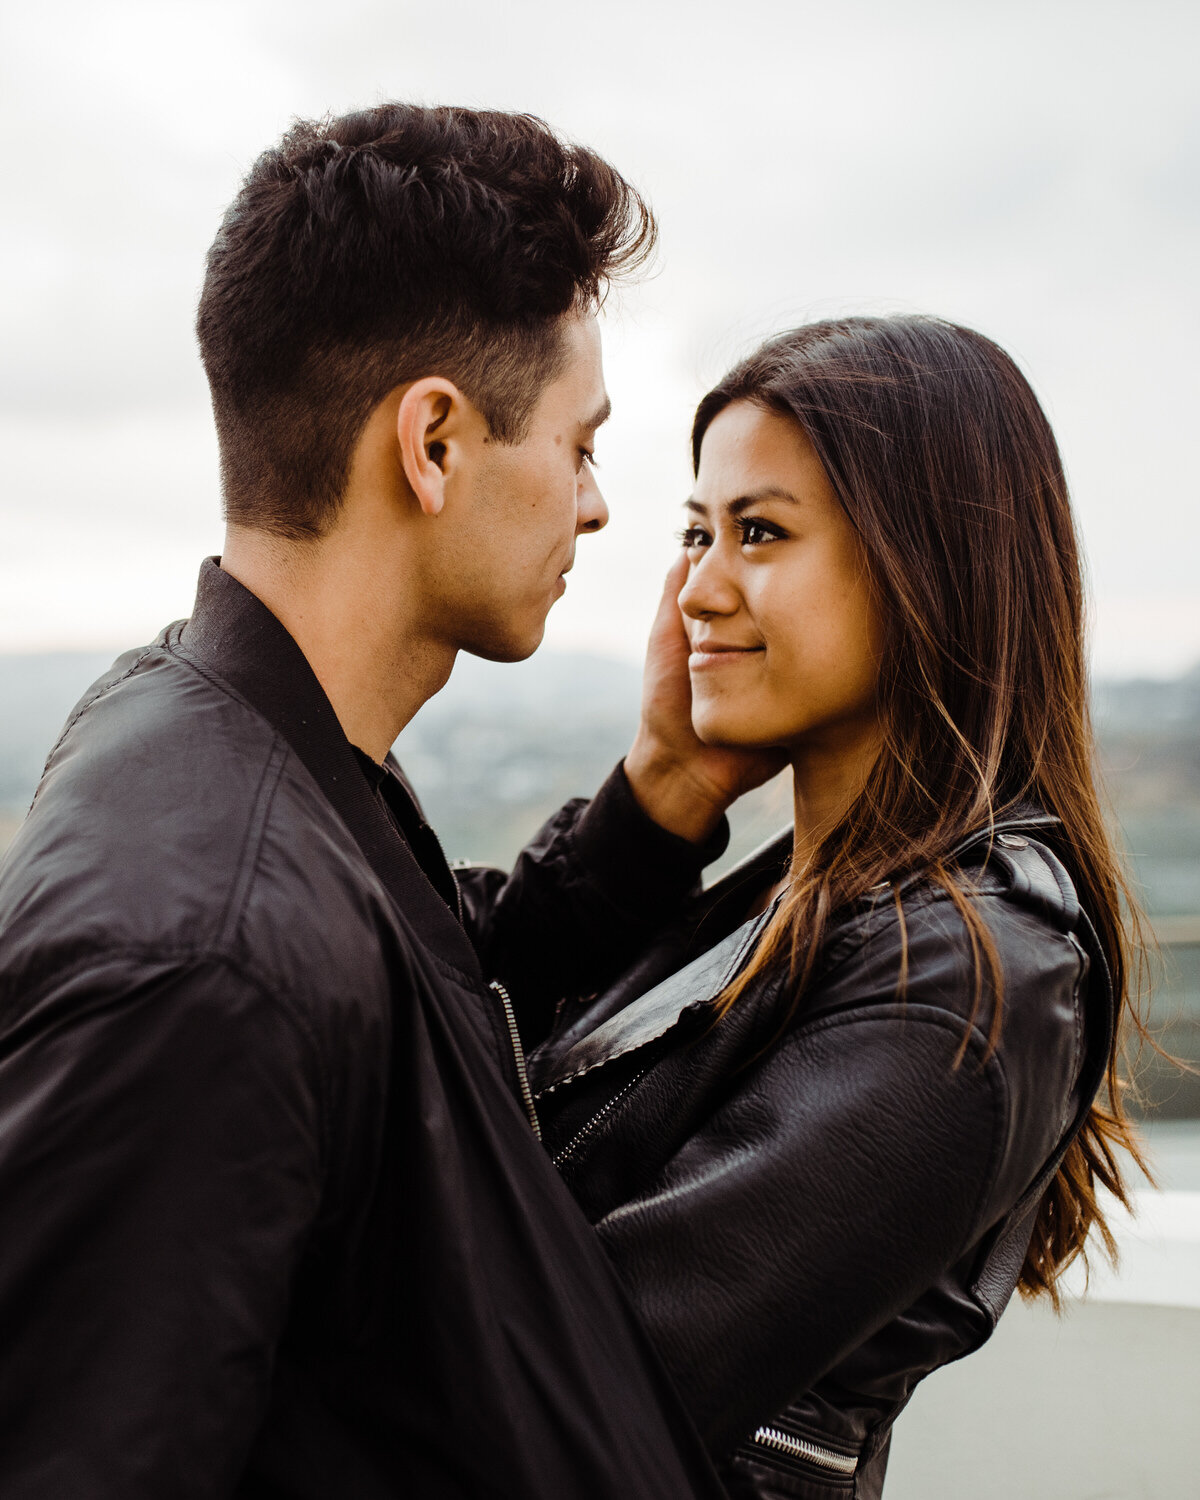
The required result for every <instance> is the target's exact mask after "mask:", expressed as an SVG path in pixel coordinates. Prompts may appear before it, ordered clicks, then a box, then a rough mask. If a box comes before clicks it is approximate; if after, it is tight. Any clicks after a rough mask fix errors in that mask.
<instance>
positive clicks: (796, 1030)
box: [597, 932, 1081, 1454]
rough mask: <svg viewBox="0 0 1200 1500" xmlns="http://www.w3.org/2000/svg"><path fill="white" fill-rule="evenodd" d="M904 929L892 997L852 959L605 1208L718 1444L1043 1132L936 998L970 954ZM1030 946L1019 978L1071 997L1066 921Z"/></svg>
mask: <svg viewBox="0 0 1200 1500" xmlns="http://www.w3.org/2000/svg"><path fill="white" fill-rule="evenodd" d="M914 937H915V942H914V951H913V954H912V959H913V965H912V970H911V973H912V976H913V981H912V983H910V986H909V989H908V993H907V995H906V996H905V997H904V998H902V999H896V998H895V996H894V993H893V994H890V995H889V994H887V993H879V994H872V993H870V992H869V985H868V984H866V983H864V978H865V976H864V975H863V973H862V972H861V971H858V972H856V974H855V979H856V981H857V985H856V987H857V988H858V990H859V992H858V993H857V994H855V995H854V996H853V997H850V996H848V995H845V994H844V992H843V1000H842V1004H841V1005H840V1006H839V1005H837V1004H831V1005H830V1006H829V1007H828V1008H827V1009H825V1010H824V1011H823V1012H819V1013H818V1014H816V1015H815V1016H813V1015H809V1016H805V1017H803V1018H802V1019H801V1020H800V1021H799V1022H798V1023H797V1024H796V1025H795V1026H794V1027H793V1029H792V1030H791V1031H790V1032H789V1033H788V1034H787V1035H786V1036H785V1038H784V1039H783V1040H782V1042H781V1043H780V1044H779V1045H778V1046H777V1047H776V1048H775V1050H773V1051H772V1052H771V1053H770V1054H769V1055H768V1056H767V1057H765V1059H763V1060H761V1061H760V1062H758V1063H757V1064H755V1065H754V1066H753V1067H752V1068H751V1069H749V1070H747V1071H746V1072H745V1073H743V1074H742V1075H741V1077H740V1078H737V1079H734V1080H731V1085H730V1090H729V1093H728V1096H727V1098H726V1100H725V1102H724V1103H723V1104H722V1105H721V1106H720V1107H719V1108H718V1109H716V1110H715V1112H714V1113H712V1114H711V1115H710V1116H709V1117H708V1118H707V1119H706V1120H705V1121H704V1122H703V1124H702V1125H701V1126H700V1127H699V1128H698V1129H697V1130H696V1131H695V1132H694V1133H692V1134H691V1135H690V1136H689V1138H688V1139H687V1140H686V1142H684V1143H683V1144H682V1145H681V1146H680V1148H679V1149H678V1150H677V1151H676V1152H675V1154H674V1155H673V1157H672V1158H671V1159H670V1160H669V1161H668V1162H667V1163H666V1165H665V1167H664V1168H663V1169H662V1170H661V1171H660V1172H659V1174H658V1175H657V1177H656V1179H655V1180H653V1181H652V1182H649V1183H645V1184H644V1185H643V1186H642V1188H641V1189H640V1190H639V1191H638V1192H637V1193H636V1194H635V1195H633V1196H632V1197H631V1198H630V1199H629V1200H628V1201H626V1202H623V1203H622V1204H621V1205H620V1206H618V1207H616V1208H614V1209H612V1210H611V1211H609V1212H608V1213H606V1214H605V1215H604V1216H603V1217H602V1218H601V1219H600V1220H599V1222H598V1223H597V1229H598V1231H599V1233H600V1235H601V1237H602V1239H603V1241H604V1243H605V1245H606V1247H607V1249H608V1251H609V1253H610V1254H611V1256H612V1258H613V1260H614V1261H615V1263H616V1265H617V1268H618V1270H619V1272H620V1274H621V1277H622V1280H623V1281H624V1282H625V1285H626V1288H627V1289H628V1290H629V1292H630V1294H631V1296H632V1299H633V1302H634V1305H635V1307H636V1308H637V1310H638V1312H639V1314H640V1316H641V1318H642V1320H643V1322H644V1323H645V1325H646V1327H647V1328H648V1329H649V1331H650V1333H651V1336H652V1338H653V1340H654V1342H655V1344H656V1345H657V1347H658V1349H659V1351H660V1353H661V1354H662V1355H663V1357H664V1360H665V1362H666V1364H667V1367H668V1369H669V1370H670V1372H671V1374H672V1375H673V1377H674V1379H675V1381H676V1382H677V1384H678V1386H679V1389H680V1391H681V1393H682V1395H683V1396H684V1399H685V1403H686V1405H687V1406H688V1408H689V1410H690V1412H691V1414H692V1416H693V1418H694V1419H695V1421H696V1422H697V1425H698V1427H699V1428H700V1431H701V1433H702V1435H703V1436H704V1438H705V1440H706V1441H707V1442H708V1444H709V1446H710V1450H711V1451H713V1452H714V1453H717V1454H723V1453H728V1452H730V1451H731V1450H732V1449H733V1448H734V1447H735V1446H736V1444H737V1443H738V1442H740V1441H742V1440H744V1438H745V1437H746V1435H747V1434H748V1433H749V1432H752V1431H753V1430H754V1428H755V1427H756V1426H757V1425H758V1424H759V1423H760V1422H762V1421H765V1420H766V1419H767V1417H768V1415H769V1414H771V1413H773V1412H776V1411H780V1410H782V1409H783V1408H784V1407H785V1406H786V1405H788V1403H789V1402H790V1401H791V1400H792V1399H793V1398H794V1397H796V1396H797V1395H798V1394H799V1393H801V1392H803V1391H804V1390H807V1389H808V1388H810V1387H811V1386H812V1385H813V1383H814V1382H815V1381H816V1380H818V1379H819V1378H820V1377H821V1376H822V1375H823V1374H824V1373H825V1372H827V1371H828V1370H830V1369H831V1368H832V1367H833V1366H834V1365H835V1364H837V1362H838V1361H839V1360H840V1359H841V1358H842V1357H843V1356H845V1355H846V1354H847V1353H848V1352H849V1351H851V1350H853V1349H855V1348H857V1347H858V1346H859V1345H861V1344H862V1343H863V1342H864V1340H866V1339H867V1338H869V1337H870V1336H871V1335H872V1334H873V1333H874V1332H876V1331H877V1330H878V1329H880V1328H882V1327H883V1326H884V1325H885V1324H887V1323H889V1322H891V1320H893V1319H895V1318H897V1317H898V1316H899V1315H901V1314H902V1313H903V1312H904V1311H905V1310H906V1309H907V1308H909V1307H910V1306H911V1305H912V1303H913V1302H914V1300H915V1299H916V1298H918V1297H919V1296H920V1295H921V1294H922V1293H923V1292H924V1291H926V1290H927V1289H928V1288H929V1287H930V1286H931V1284H932V1283H934V1282H935V1281H936V1280H937V1278H938V1277H939V1276H941V1275H942V1274H943V1273H944V1272H945V1271H946V1270H947V1269H948V1268H949V1267H951V1266H953V1265H955V1264H956V1263H958V1261H959V1260H961V1258H962V1257H963V1256H964V1255H965V1254H966V1253H967V1252H968V1251H970V1250H971V1249H972V1247H973V1246H974V1245H975V1244H976V1242H977V1241H978V1240H979V1238H980V1236H981V1235H982V1234H983V1232H984V1231H985V1230H986V1229H987V1228H988V1227H989V1226H990V1225H991V1224H992V1223H994V1222H996V1220H997V1219H998V1218H999V1217H1000V1216H1001V1215H1002V1214H1003V1213H1005V1212H1007V1210H1008V1209H1009V1208H1010V1207H1011V1206H1012V1201H1013V1199H1014V1198H1015V1196H1016V1195H1018V1194H1019V1192H1020V1191H1021V1189H1022V1188H1023V1186H1024V1184H1025V1183H1027V1182H1028V1181H1029V1180H1031V1179H1032V1178H1033V1177H1034V1175H1035V1174H1036V1172H1037V1170H1038V1169H1039V1167H1040V1166H1041V1163H1042V1159H1043V1157H1044V1155H1045V1153H1046V1152H1047V1151H1048V1150H1049V1149H1050V1148H1051V1146H1052V1145H1053V1141H1054V1138H1055V1137H1054V1135H1053V1133H1051V1134H1050V1135H1049V1136H1046V1137H1045V1138H1043V1134H1033V1133H1031V1132H1030V1130H1029V1128H1028V1127H1027V1126H1023V1125H1022V1123H1021V1115H1022V1114H1023V1113H1030V1114H1032V1115H1036V1112H1034V1111H1028V1110H1026V1109H1024V1108H1022V1106H1023V1104H1024V1100H1023V1097H1022V1095H1023V1091H1024V1090H1025V1089H1026V1088H1028V1087H1029V1086H1030V1085H1035V1086H1036V1085H1037V1080H1035V1079H1033V1078H1032V1077H1031V1078H1029V1079H1025V1080H1021V1081H1020V1082H1018V1080H1017V1079H1015V1078H1013V1079H1010V1078H1009V1077H1007V1076H1006V1071H1005V1066H1004V1062H1003V1058H1002V1056H1001V1055H1000V1054H998V1053H996V1052H992V1053H990V1054H989V1053H988V1049H987V1046H986V1038H985V1036H984V1035H983V1033H982V1032H981V1030H980V1029H978V1028H976V1027H974V1026H972V1025H971V1023H970V1022H969V1021H968V1020H967V1019H966V1017H965V1015H962V1014H956V1013H955V1007H954V1006H950V1005H947V1004H946V1003H945V1002H946V991H947V987H949V989H950V991H952V992H953V991H955V990H961V988H962V986H963V985H964V984H969V982H970V981H969V978H968V977H967V975H966V972H965V966H964V965H963V964H962V963H961V962H960V963H957V964H954V963H950V964H948V963H947V962H946V952H945V945H944V943H942V942H941V941H940V940H939V939H937V938H931V937H930V936H929V935H928V934H927V933H924V932H918V933H917V934H915V935H914ZM1036 951H1037V953H1038V954H1039V955H1040V956H1039V959H1038V962H1037V963H1036V964H1034V965H1032V966H1031V967H1030V968H1029V969H1028V971H1027V973H1026V976H1025V980H1024V981H1023V982H1032V983H1034V984H1036V985H1038V986H1040V987H1042V990H1043V993H1044V994H1045V995H1046V998H1047V1000H1049V999H1050V998H1052V997H1062V999H1063V1003H1065V1004H1066V1005H1067V1006H1068V1010H1069V1005H1070V997H1071V995H1072V993H1073V991H1074V987H1075V986H1076V984H1077V982H1078V977H1079V973H1080V962H1081V959H1080V955H1079V953H1078V950H1077V949H1075V948H1073V947H1072V946H1071V945H1070V944H1069V943H1067V941H1066V940H1065V939H1063V940H1061V941H1058V940H1056V941H1054V942H1052V943H1046V944H1042V945H1040V946H1038V947H1037V948H1036ZM1035 970H1037V971H1039V972H1034V971H1035ZM891 987H892V986H889V988H891ZM968 993H969V992H968ZM847 1002H849V1003H847ZM968 1009H969V1006H968ZM985 1024H986V1023H985ZM964 1040H965V1042H966V1048H965V1052H963V1053H962V1054H961V1060H960V1049H961V1048H962V1046H963V1043H964ZM673 1061H674V1060H673ZM687 1066H688V1063H687V1057H686V1049H682V1050H681V1051H680V1053H679V1056H678V1069H679V1070H680V1071H679V1072H675V1071H672V1070H671V1069H668V1070H666V1071H665V1072H664V1070H662V1069H655V1070H652V1071H651V1073H650V1074H649V1075H648V1076H647V1078H646V1080H645V1082H646V1084H647V1085H648V1086H651V1087H656V1088H661V1089H666V1090H670V1089H675V1090H676V1091H679V1090H686V1088H687V1086H688V1085H687V1080H686V1078H685V1077H684V1076H683V1075H684V1073H686V1069H687ZM1059 1066H1060V1064H1059V1061H1058V1060H1056V1059H1050V1060H1048V1061H1047V1062H1046V1064H1045V1065H1044V1067H1043V1074H1044V1076H1043V1079H1042V1083H1041V1085H1040V1086H1041V1087H1044V1088H1046V1089H1047V1090H1049V1089H1051V1088H1053V1089H1055V1090H1057V1091H1060V1092H1061V1091H1062V1089H1063V1084H1062V1082H1061V1080H1059V1079H1058V1078H1057V1076H1052V1068H1054V1069H1056V1068H1058V1067H1059ZM1067 1083H1068V1086H1069V1079H1068V1081H1067ZM631 1097H632V1095H631ZM1014 1104H1016V1105H1017V1106H1018V1108H1017V1109H1014ZM1056 1125H1057V1120H1055V1121H1051V1122H1050V1124H1049V1127H1048V1128H1049V1130H1050V1131H1051V1132H1053V1130H1054V1128H1055V1126H1056ZM965 1315H967V1316H979V1317H980V1319H981V1320H982V1314H976V1313H975V1311H974V1310H973V1309H970V1308H968V1309H967V1310H966V1313H965ZM983 1336H985V1330H984V1329H983V1326H982V1321H981V1326H980V1337H981V1338H982V1337H983Z"/></svg>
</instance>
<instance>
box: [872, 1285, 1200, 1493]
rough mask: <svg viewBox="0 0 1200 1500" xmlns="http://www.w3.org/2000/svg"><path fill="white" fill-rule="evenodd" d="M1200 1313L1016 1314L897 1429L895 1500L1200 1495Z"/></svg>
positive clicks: (1147, 1309) (888, 1488)
mask: <svg viewBox="0 0 1200 1500" xmlns="http://www.w3.org/2000/svg"><path fill="white" fill-rule="evenodd" d="M1198 1393H1200V1310H1196V1309H1194V1308H1179V1307H1156V1306H1151V1305H1145V1304H1143V1305H1125V1304H1122V1303H1118V1302H1082V1303H1076V1304H1073V1305H1072V1307H1071V1309H1070V1311H1069V1312H1068V1313H1067V1314H1066V1316H1065V1317H1063V1318H1056V1317H1055V1316H1054V1314H1053V1312H1051V1311H1050V1309H1049V1308H1048V1307H1042V1306H1037V1305H1035V1306H1033V1307H1026V1306H1024V1305H1023V1304H1019V1303H1015V1302H1014V1304H1013V1306H1011V1307H1010V1308H1009V1309H1008V1311H1007V1312H1006V1313H1005V1315H1004V1317H1003V1318H1002V1319H1001V1320H1000V1326H999V1327H998V1328H997V1330H996V1332H995V1334H994V1336H993V1337H992V1339H991V1341H990V1342H989V1343H988V1344H987V1345H985V1347H984V1348H983V1349H981V1350H980V1351H979V1352H978V1353H977V1354H973V1355H971V1356H970V1357H969V1358H968V1359H965V1360H963V1361H962V1362H961V1363H960V1364H957V1365H951V1366H950V1367H948V1368H947V1369H945V1370H940V1371H938V1372H937V1373H936V1374H935V1375H931V1376H930V1377H929V1379H928V1380H927V1381H925V1382H924V1383H923V1384H922V1385H921V1386H920V1387H919V1388H918V1390H917V1394H916V1395H915V1396H914V1397H913V1400H912V1403H911V1404H910V1406H909V1407H908V1409H907V1411H905V1412H904V1413H903V1415H902V1416H901V1417H900V1420H899V1422H898V1423H897V1424H896V1433H895V1437H894V1439H893V1447H892V1460H891V1464H890V1466H889V1471H888V1478H887V1483H886V1485H885V1487H884V1495H885V1500H1143V1497H1144V1500H1188V1497H1193V1496H1200V1458H1198V1457H1197V1453H1196V1448H1195V1442H1194V1437H1195V1433H1196V1430H1197V1426H1198V1414H1200V1394H1198Z"/></svg>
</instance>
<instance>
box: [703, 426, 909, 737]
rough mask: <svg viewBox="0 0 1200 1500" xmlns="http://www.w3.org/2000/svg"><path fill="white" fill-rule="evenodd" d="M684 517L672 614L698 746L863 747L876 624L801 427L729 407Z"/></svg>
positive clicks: (850, 536) (846, 533) (707, 448)
mask: <svg viewBox="0 0 1200 1500" xmlns="http://www.w3.org/2000/svg"><path fill="white" fill-rule="evenodd" d="M687 510H688V522H689V524H688V529H687V531H686V532H685V533H684V546H685V548H686V550H687V554H688V559H689V562H690V568H689V570H688V578H687V582H686V583H685V584H684V587H683V590H682V592H681V593H680V596H679V607H680V609H681V610H682V611H683V616H684V626H685V628H686V630H687V635H688V640H689V643H690V645H691V656H690V658H689V661H688V667H689V672H690V675H691V683H692V722H693V724H694V725H695V729H696V733H697V734H698V735H699V736H700V738H701V739H702V740H704V741H705V742H706V743H708V744H713V745H726V746H739V747H742V748H751V747H756V748H760V747H766V746H780V747H783V748H784V749H786V750H788V751H790V752H793V753H803V752H804V751H805V750H806V749H811V750H821V751H825V752H830V751H832V752H835V753H836V752H838V751H841V750H844V751H846V752H852V751H854V750H856V749H858V748H859V747H860V746H861V745H863V744H864V743H866V742H867V741H873V740H874V739H875V737H876V735H877V728H878V726H877V718H876V708H875V687H876V681H877V676H878V662H879V652H880V643H881V640H882V630H881V625H880V621H879V617H878V613H877V611H876V609H875V607H874V605H873V603H872V599H871V594H870V590H869V588H868V584H867V571H866V565H865V561H866V560H865V554H864V551H863V547H862V544H861V542H860V541H859V538H858V534H857V533H856V532H855V530H854V528H853V527H852V526H851V525H850V522H849V521H848V520H847V519H846V515H845V512H844V511H843V510H842V508H841V506H840V505H839V504H838V502H837V499H836V497H835V495H834V492H833V487H832V485H831V484H830V483H829V480H828V478H827V477H826V474H825V471H824V469H823V468H822V467H821V463H820V460H819V459H818V458H817V455H816V452H815V451H814V449H813V446H812V444H811V443H810V442H809V440H808V438H807V437H806V436H805V434H804V431H803V429H802V428H801V427H800V426H799V425H798V424H797V423H795V422H793V421H791V420H790V419H788V418H787V417H783V416H780V415H778V414H776V413H774V412H769V411H764V410H762V409H761V408H760V407H757V406H754V405H752V404H751V403H750V402H747V401H738V402H735V403H734V404H733V405H731V406H727V407H726V408H725V409H724V410H723V411H722V412H721V413H720V414H719V415H718V416H717V417H715V418H714V420H713V422H712V424H711V425H710V427H709V428H708V431H707V432H706V433H705V434H704V441H703V445H702V447H701V450H700V468H699V472H698V474H697V476H696V485H695V491H694V494H693V497H692V499H691V500H689V501H688V504H687Z"/></svg>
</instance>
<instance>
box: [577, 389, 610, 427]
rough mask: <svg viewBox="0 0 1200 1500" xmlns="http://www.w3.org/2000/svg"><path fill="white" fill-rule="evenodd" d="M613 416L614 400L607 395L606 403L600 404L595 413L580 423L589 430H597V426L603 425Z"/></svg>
mask: <svg viewBox="0 0 1200 1500" xmlns="http://www.w3.org/2000/svg"><path fill="white" fill-rule="evenodd" d="M611 416H612V401H611V400H610V398H609V397H608V396H605V398H604V405H603V406H598V407H597V408H596V413H595V415H594V416H591V417H589V418H588V419H587V421H586V422H581V423H580V424H579V425H580V427H582V428H583V429H584V430H585V431H587V432H595V430H596V428H597V427H603V426H604V424H605V422H607V421H608V419H609V417H611Z"/></svg>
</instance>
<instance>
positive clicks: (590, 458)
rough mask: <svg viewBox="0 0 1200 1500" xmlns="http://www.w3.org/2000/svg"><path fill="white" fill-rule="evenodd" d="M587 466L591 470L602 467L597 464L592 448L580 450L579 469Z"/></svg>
mask: <svg viewBox="0 0 1200 1500" xmlns="http://www.w3.org/2000/svg"><path fill="white" fill-rule="evenodd" d="M585 464H586V465H587V467H588V468H589V469H598V468H599V467H600V465H599V464H598V463H597V462H596V455H595V454H594V453H593V452H592V450H591V449H590V448H580V450H579V467H580V468H581V469H582V468H583V466H584V465H585Z"/></svg>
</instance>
